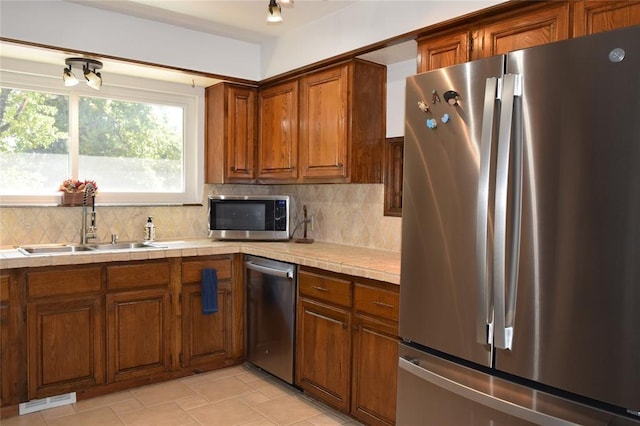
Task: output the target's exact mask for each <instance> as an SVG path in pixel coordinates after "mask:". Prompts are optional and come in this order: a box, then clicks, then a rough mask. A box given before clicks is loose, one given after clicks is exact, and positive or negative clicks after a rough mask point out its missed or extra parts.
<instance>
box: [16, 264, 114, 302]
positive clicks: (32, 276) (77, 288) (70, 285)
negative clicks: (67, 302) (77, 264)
mask: <svg viewBox="0 0 640 426" xmlns="http://www.w3.org/2000/svg"><path fill="white" fill-rule="evenodd" d="M100 270H101V268H100V267H91V268H76V269H59V270H55V271H51V270H48V271H39V272H29V273H27V295H28V297H47V296H57V295H61V294H76V293H86V292H97V291H100V290H101V289H102V280H101V273H100Z"/></svg>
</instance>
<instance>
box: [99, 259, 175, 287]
mask: <svg viewBox="0 0 640 426" xmlns="http://www.w3.org/2000/svg"><path fill="white" fill-rule="evenodd" d="M169 277H170V268H169V262H168V261H161V262H157V261H144V262H142V263H131V264H126V265H117V266H107V289H108V290H123V289H131V288H136V287H150V286H166V285H168V284H169Z"/></svg>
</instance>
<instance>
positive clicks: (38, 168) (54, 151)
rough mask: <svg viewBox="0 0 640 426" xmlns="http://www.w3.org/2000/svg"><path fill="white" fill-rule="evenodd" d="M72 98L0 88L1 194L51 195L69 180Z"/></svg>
mask: <svg viewBox="0 0 640 426" xmlns="http://www.w3.org/2000/svg"><path fill="white" fill-rule="evenodd" d="M68 140H69V97H68V96H63V95H57V94H52V93H46V92H38V91H29V90H20V89H14V88H0V170H2V172H1V173H0V193H2V194H24V193H25V192H28V193H30V194H48V193H51V192H52V190H55V189H57V187H58V185H60V183H61V182H62V180H63V179H65V178H66V177H68V176H69V172H70V171H69V152H68V148H67V146H68Z"/></svg>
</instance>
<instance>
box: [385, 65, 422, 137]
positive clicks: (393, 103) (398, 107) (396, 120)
mask: <svg viewBox="0 0 640 426" xmlns="http://www.w3.org/2000/svg"><path fill="white" fill-rule="evenodd" d="M416 68H417V64H416V60H415V59H412V60H410V61H404V62H398V63H395V64H391V65H388V66H387V137H388V138H391V137H395V136H404V108H405V105H404V97H405V87H406V79H407V77H409V76H410V75H414V74H415V73H416Z"/></svg>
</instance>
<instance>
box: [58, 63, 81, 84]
mask: <svg viewBox="0 0 640 426" xmlns="http://www.w3.org/2000/svg"><path fill="white" fill-rule="evenodd" d="M62 80H63V81H64V85H65V86H67V87H71V86H75V85H76V84H78V79H77V78H76V76H75V75H74V74H73V72H71V66H69V68H65V69H64V71H62Z"/></svg>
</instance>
